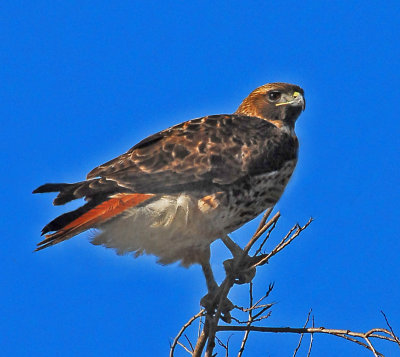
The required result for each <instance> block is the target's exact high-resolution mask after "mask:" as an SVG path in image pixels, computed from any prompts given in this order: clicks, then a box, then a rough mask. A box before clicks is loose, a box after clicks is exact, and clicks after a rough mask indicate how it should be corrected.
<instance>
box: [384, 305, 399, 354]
mask: <svg viewBox="0 0 400 357" xmlns="http://www.w3.org/2000/svg"><path fill="white" fill-rule="evenodd" d="M381 314H382V315H383V317H384V318H385V321H386V325H388V327H389V329H390V332H391V333H392V337H393V338H394V339H395V340H396V342H397V345H398V346H399V347H400V339H399V338H398V337H397V335H396V334H395V333H394V331H393V329H392V326H390V324H389V320H388V319H387V317H386V315H385V313H384V312H383V311H382V310H381Z"/></svg>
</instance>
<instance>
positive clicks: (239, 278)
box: [221, 234, 256, 284]
mask: <svg viewBox="0 0 400 357" xmlns="http://www.w3.org/2000/svg"><path fill="white" fill-rule="evenodd" d="M221 240H222V241H223V242H224V244H225V245H226V247H227V248H228V249H229V250H230V251H231V253H232V255H233V259H228V260H225V261H224V268H225V271H226V273H227V274H232V275H233V276H235V283H236V284H246V283H250V281H252V280H253V278H254V276H255V275H256V268H251V269H249V267H250V266H252V265H253V263H254V259H253V258H252V257H250V256H249V255H246V256H245V257H244V258H242V259H241V261H242V262H241V264H240V266H239V267H238V268H237V269H235V268H234V266H235V259H239V257H241V256H242V254H243V249H242V248H240V247H239V246H238V245H237V244H236V243H235V242H234V241H233V240H232V239H231V238H230V237H229V236H228V235H227V234H226V235H224V236H222V237H221Z"/></svg>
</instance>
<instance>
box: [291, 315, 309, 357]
mask: <svg viewBox="0 0 400 357" xmlns="http://www.w3.org/2000/svg"><path fill="white" fill-rule="evenodd" d="M311 311H312V309H310V311H309V312H308V314H307V319H306V323H305V324H304V326H303V328H306V327H307V324H308V321H310V315H311ZM303 336H304V333H302V334H301V335H300V338H299V343H298V344H297V347H296V348H295V350H294V352H293V357H296V354H297V351H298V350H299V349H300V346H301V341H303Z"/></svg>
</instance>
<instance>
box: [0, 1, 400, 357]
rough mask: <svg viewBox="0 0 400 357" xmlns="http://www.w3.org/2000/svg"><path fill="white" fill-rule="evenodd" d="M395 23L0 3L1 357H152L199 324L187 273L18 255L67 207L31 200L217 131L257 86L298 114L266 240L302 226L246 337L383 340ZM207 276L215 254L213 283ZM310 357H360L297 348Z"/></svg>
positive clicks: (393, 238) (381, 10)
mask: <svg viewBox="0 0 400 357" xmlns="http://www.w3.org/2000/svg"><path fill="white" fill-rule="evenodd" d="M399 12H400V4H399V2H398V1H386V2H377V1H376V2H375V1H368V2H366V1H347V2H333V1H332V2H322V1H303V2H298V1H286V2H284V3H269V2H265V1H250V2H244V1H243V2H239V1H229V2H228V1H220V2H212V1H190V2H178V1H176V2H174V1H162V2H161V1H146V2H144V1H143V2H139V1H129V2H128V1H125V2H124V1H118V0H117V1H112V2H111V1H110V2H106V1H97V2H89V1H68V2H61V1H17V0H14V1H7V0H6V1H2V3H1V5H0V20H1V23H2V26H1V27H0V39H1V40H0V63H1V66H0V78H1V86H0V97H1V100H0V118H1V119H0V120H1V131H0V132H1V141H0V148H1V152H2V154H3V155H2V162H3V171H2V173H3V174H2V175H1V178H0V180H1V187H2V193H1V197H2V205H1V208H0V209H1V217H2V220H1V223H0V225H1V226H0V227H1V236H2V249H1V250H0V267H1V272H2V274H1V275H0V284H1V287H2V288H1V292H0V315H1V319H0V346H1V350H2V353H4V355H12V356H55V355H56V356H113V355H119V356H132V355H147V356H162V355H166V354H167V352H168V349H169V341H170V340H171V338H173V337H174V336H175V334H176V333H177V331H178V330H179V328H180V326H181V325H182V324H183V323H184V322H185V321H186V320H187V319H188V318H189V317H190V316H192V315H193V314H194V313H196V312H197V311H198V309H199V304H198V302H199V298H200V297H201V296H203V295H204V293H205V284H204V281H203V277H202V276H201V271H200V268H199V267H192V268H190V269H188V270H187V269H184V268H181V267H179V266H176V265H173V266H169V267H161V266H159V265H156V264H155V259H154V258H153V257H142V258H140V259H136V260H134V259H132V258H131V257H119V256H117V255H115V254H114V252H113V251H110V250H106V249H103V248H100V247H95V246H92V245H91V244H89V243H88V234H82V235H80V236H78V237H76V238H74V239H71V240H69V241H68V242H65V243H63V244H60V245H58V246H55V247H53V248H51V249H46V250H45V251H42V252H40V253H32V250H33V249H34V248H35V244H36V242H38V241H39V239H40V237H39V233H40V229H41V228H42V226H43V225H44V224H46V223H47V222H48V221H49V220H50V219H52V218H54V217H55V216H56V215H58V214H61V213H62V212H65V211H66V210H68V209H72V208H74V207H76V205H77V204H78V203H72V204H70V205H69V206H67V207H53V206H52V205H51V201H52V199H53V196H52V195H41V196H33V195H31V191H32V190H33V189H34V188H35V187H37V186H38V185H40V184H42V183H45V182H73V181H78V180H82V179H83V178H84V177H85V175H86V173H87V172H88V171H90V170H91V169H92V168H93V167H95V166H97V165H99V164H101V163H103V162H105V161H107V160H109V159H111V158H113V157H115V156H116V155H118V154H120V153H122V152H124V151H126V150H127V149H129V148H130V147H131V146H133V145H134V144H135V143H136V142H138V141H139V140H141V139H142V138H144V137H145V136H147V135H149V134H152V133H154V132H156V131H158V130H161V129H164V128H166V127H169V126H171V125H173V124H176V123H179V122H181V121H184V120H188V119H191V118H195V117H199V116H203V115H207V114H218V113H231V112H233V111H234V110H235V109H236V108H237V106H238V105H239V104H240V101H241V100H242V99H243V98H244V97H245V96H247V94H248V93H249V92H250V91H251V90H253V89H254V88H256V87H257V86H260V85H262V84H264V83H267V82H274V81H285V82H292V83H296V84H299V85H301V86H302V87H303V88H304V90H305V93H306V100H307V108H306V111H305V112H304V113H303V114H302V116H301V117H300V119H299V121H298V124H297V129H296V131H297V134H298V136H299V139H300V157H299V164H298V167H297V169H296V172H295V174H294V176H293V179H292V180H291V182H290V184H289V186H288V188H287V190H286V192H285V194H284V196H283V198H282V199H281V201H280V202H279V204H278V206H277V208H278V209H279V210H281V214H282V219H281V221H280V223H279V228H278V229H277V233H284V232H285V231H286V230H288V229H289V228H290V227H291V226H292V225H293V224H294V223H296V222H300V223H305V222H306V221H307V219H308V218H309V217H310V216H313V217H314V218H315V222H313V224H312V225H311V226H310V227H309V229H308V230H307V231H306V232H304V235H303V236H302V238H300V239H299V240H298V241H296V242H295V243H294V244H293V245H292V246H290V247H289V248H288V249H287V250H286V251H284V252H283V253H282V254H280V255H278V256H276V257H275V258H274V259H273V260H271V263H270V264H269V265H268V266H267V267H265V268H263V270H262V271H260V272H259V274H258V276H257V281H256V282H257V285H258V286H259V291H258V292H259V293H261V291H263V290H264V287H265V286H267V285H268V284H269V283H270V282H272V281H274V282H275V288H274V291H273V293H272V295H271V297H270V299H271V301H275V302H277V303H278V304H277V305H276V306H275V307H274V309H273V313H272V316H271V317H270V319H269V320H267V321H266V324H268V325H269V326H289V325H290V326H302V325H303V323H304V321H305V318H306V315H307V312H308V310H309V309H310V308H311V307H312V308H313V312H314V314H315V321H316V325H319V326H325V327H332V328H348V329H353V330H360V331H365V330H368V329H370V328H372V327H384V326H385V322H384V320H383V318H382V316H381V314H380V310H384V311H385V313H386V314H387V316H388V317H389V319H390V321H391V323H392V325H393V328H394V329H396V330H397V332H398V333H399V332H400V309H399V304H398V302H399V301H400V288H399V282H398V276H399V275H400V264H399V251H400V242H399V238H398V226H399V225H398V222H399V218H398V214H399V201H400V194H399V187H398V185H399V181H400V180H399V179H400V175H399V163H398V154H399V139H398V137H399V128H400V125H399V118H398V116H399V114H398V112H399V110H398V100H399V97H400V90H399V88H400V87H399V84H398V83H399V81H400V70H399V58H400V46H399V44H398V36H399V33H400V25H399V21H398V15H397V14H398V13H399ZM257 223H258V222H256V221H255V222H251V223H249V224H247V225H246V226H245V227H243V228H242V229H240V230H238V231H237V232H235V233H234V234H233V237H234V238H235V240H237V241H238V242H240V243H241V244H242V245H243V244H244V243H245V242H246V241H247V239H248V238H249V235H250V234H251V233H252V232H253V231H254V229H255V228H256V226H257ZM278 239H279V234H276V235H275V242H276V241H277V240H278ZM271 244H272V243H271ZM227 257H228V254H227V253H226V252H225V250H224V249H223V247H222V246H221V244H219V243H215V244H214V245H213V257H212V261H213V267H214V269H215V272H216V275H217V277H218V278H219V279H221V278H222V274H223V271H222V268H221V262H222V261H223V260H224V259H226V258H227ZM246 291H247V290H246V288H241V287H237V288H235V289H234V290H233V291H232V295H231V297H232V299H236V300H237V301H239V302H240V301H244V300H245V299H246V296H247V295H246ZM239 336H240V334H235V336H234V337H233V338H232V342H231V345H232V352H233V351H235V350H236V349H237V343H238V341H239V340H240V337H239ZM220 337H221V338H222V339H224V338H227V337H228V335H227V334H226V335H221V336H220ZM297 339H298V336H288V335H285V336H283V335H281V336H279V335H266V334H256V333H254V334H253V335H251V337H250V341H249V345H248V355H249V356H291V355H292V353H293V350H294V348H295V346H296V344H297ZM235 341H236V342H235ZM377 346H378V348H379V349H380V351H381V352H383V353H386V354H387V355H388V356H396V355H400V353H399V349H398V347H396V346H391V345H390V344H388V343H379V344H378V345H377ZM302 353H303V355H306V351H302ZM181 355H182V356H184V355H186V353H185V352H184V351H180V352H179V353H178V356H181ZM313 355H314V356H366V355H368V353H367V352H366V351H364V350H363V349H362V348H361V347H359V346H353V345H351V344H349V343H347V342H343V341H341V340H337V339H336V338H335V337H329V336H316V338H315V342H314V353H313Z"/></svg>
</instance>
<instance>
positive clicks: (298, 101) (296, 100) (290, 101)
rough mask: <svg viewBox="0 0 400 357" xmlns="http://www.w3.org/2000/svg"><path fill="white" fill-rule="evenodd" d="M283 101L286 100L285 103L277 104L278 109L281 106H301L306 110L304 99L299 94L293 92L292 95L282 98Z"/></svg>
mask: <svg viewBox="0 0 400 357" xmlns="http://www.w3.org/2000/svg"><path fill="white" fill-rule="evenodd" d="M282 99H283V100H284V101H283V102H280V103H276V104H275V105H276V106H277V107H279V106H281V105H291V106H293V107H299V106H301V109H302V110H304V109H305V107H306V102H305V100H304V97H303V96H302V94H301V93H299V92H293V94H292V95H285V96H282Z"/></svg>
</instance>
